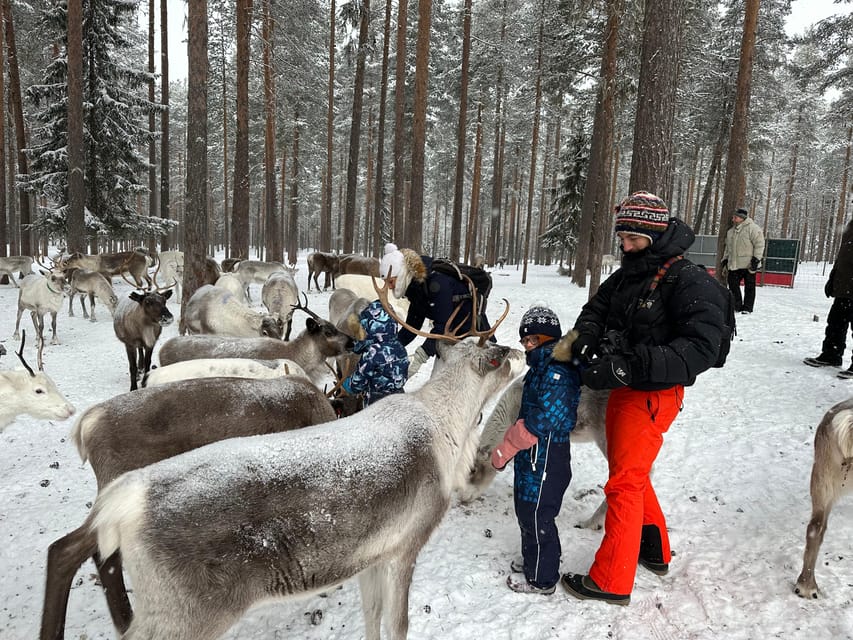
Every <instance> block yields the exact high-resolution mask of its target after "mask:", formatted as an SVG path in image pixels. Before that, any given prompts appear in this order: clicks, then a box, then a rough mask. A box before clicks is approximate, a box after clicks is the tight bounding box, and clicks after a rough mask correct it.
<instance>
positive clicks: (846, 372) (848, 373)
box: [835, 364, 853, 380]
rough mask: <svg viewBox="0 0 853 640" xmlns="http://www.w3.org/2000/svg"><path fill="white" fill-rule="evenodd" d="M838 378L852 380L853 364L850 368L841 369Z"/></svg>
mask: <svg viewBox="0 0 853 640" xmlns="http://www.w3.org/2000/svg"><path fill="white" fill-rule="evenodd" d="M835 377H836V378H841V379H842V380H850V379H853V364H851V365H850V368H849V369H843V370H841V371H839V372H838V373H837V374H836V375H835Z"/></svg>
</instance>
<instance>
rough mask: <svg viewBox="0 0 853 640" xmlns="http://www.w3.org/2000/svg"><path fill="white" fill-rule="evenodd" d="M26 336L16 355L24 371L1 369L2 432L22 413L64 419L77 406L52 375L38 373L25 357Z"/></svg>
mask: <svg viewBox="0 0 853 640" xmlns="http://www.w3.org/2000/svg"><path fill="white" fill-rule="evenodd" d="M26 338H27V335H26V332H23V335H22V337H21V348H20V350H19V351H18V354H17V355H18V358H19V359H20V360H21V364H23V365H24V369H25V370H24V371H21V370H16V371H0V431H3V430H4V429H5V428H6V427H7V426H9V424H11V422H12V421H13V420H14V419H15V417H16V416H19V415H21V414H22V413H25V414H27V415H31V416H33V417H34V418H44V419H46V420H65V419H66V418H70V417H71V416H72V415H73V414H74V407H73V406H72V405H71V404H69V402H68V400H66V399H65V396H63V395H62V393H61V392H60V391H59V389H57V388H56V384H54V382H53V380H51V379H50V376H48V375H47V374H46V373H44V372H43V371H39V372H38V373H35V372H34V371H33V370H32V368H31V367H30V366H29V365H28V364H27V363H26V361H25V360H24V343H25V342H26Z"/></svg>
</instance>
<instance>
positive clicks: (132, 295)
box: [128, 291, 145, 304]
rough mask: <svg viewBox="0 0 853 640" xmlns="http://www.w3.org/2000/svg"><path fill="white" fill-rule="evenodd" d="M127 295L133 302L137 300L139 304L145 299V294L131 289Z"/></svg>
mask: <svg viewBox="0 0 853 640" xmlns="http://www.w3.org/2000/svg"><path fill="white" fill-rule="evenodd" d="M128 297H129V298H130V299H131V300H133V301H134V302H138V303H139V304H142V301H143V300H145V294H144V293H139V292H138V291H131V292H130V296H128Z"/></svg>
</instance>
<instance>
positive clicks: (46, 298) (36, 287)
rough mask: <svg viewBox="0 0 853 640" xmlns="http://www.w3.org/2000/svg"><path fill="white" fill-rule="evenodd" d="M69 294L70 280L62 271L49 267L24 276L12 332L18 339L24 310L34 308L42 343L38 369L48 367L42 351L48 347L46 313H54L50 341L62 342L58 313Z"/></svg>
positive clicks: (35, 320)
mask: <svg viewBox="0 0 853 640" xmlns="http://www.w3.org/2000/svg"><path fill="white" fill-rule="evenodd" d="M67 294H68V282H67V281H66V280H65V276H64V275H63V274H62V272H59V271H46V272H42V273H31V274H30V275H28V276H26V277H25V278H24V279H23V280H21V286H20V287H19V288H18V317H17V318H16V320H15V333H14V335H13V336H12V337H13V338H14V339H16V340H17V339H18V337H19V333H18V330H19V328H20V326H21V315H23V313H24V310H25V309H28V310H29V311H30V316H31V317H32V319H33V326H34V327H35V329H36V338H37V341H36V342H37V344H38V357H37V361H38V369H39V371H42V370H43V369H44V362H43V361H42V352H43V351H44V314H46V313H49V314H50V329H51V333H52V336H51V339H50V344H59V338H57V337H56V315H57V314H58V313H59V309H60V307H62V300H63V298H64V297H65V296H66V295H67Z"/></svg>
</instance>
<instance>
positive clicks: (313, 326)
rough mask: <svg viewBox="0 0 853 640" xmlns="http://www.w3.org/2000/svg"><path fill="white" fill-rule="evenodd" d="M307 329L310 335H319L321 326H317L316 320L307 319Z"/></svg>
mask: <svg viewBox="0 0 853 640" xmlns="http://www.w3.org/2000/svg"><path fill="white" fill-rule="evenodd" d="M305 328H306V329H308V333H317V332H318V331H320V325H319V324H317V321H316V320H315V319H314V318H306V319H305Z"/></svg>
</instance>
